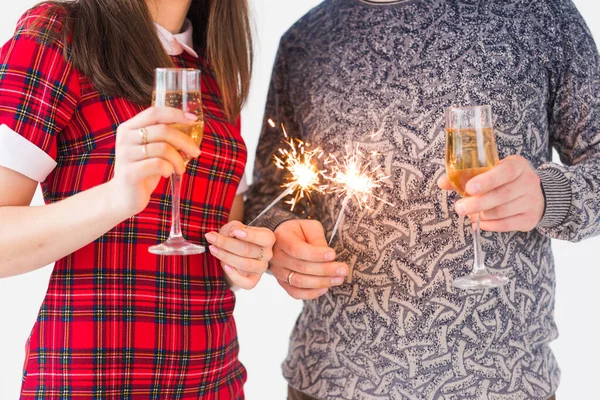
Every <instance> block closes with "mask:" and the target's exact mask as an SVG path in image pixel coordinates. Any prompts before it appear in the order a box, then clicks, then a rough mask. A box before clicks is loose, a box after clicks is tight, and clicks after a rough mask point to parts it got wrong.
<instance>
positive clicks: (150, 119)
mask: <svg viewBox="0 0 600 400" xmlns="http://www.w3.org/2000/svg"><path fill="white" fill-rule="evenodd" d="M197 120H198V116H197V115H194V114H191V113H185V112H183V111H182V110H180V109H177V108H172V107H150V108H148V109H146V110H144V111H142V112H141V113H139V114H138V115H136V116H135V117H133V118H132V119H130V120H129V121H127V122H125V123H124V124H122V126H124V127H126V128H127V129H140V128H147V127H149V126H152V125H158V124H190V123H193V122H195V121H197Z"/></svg>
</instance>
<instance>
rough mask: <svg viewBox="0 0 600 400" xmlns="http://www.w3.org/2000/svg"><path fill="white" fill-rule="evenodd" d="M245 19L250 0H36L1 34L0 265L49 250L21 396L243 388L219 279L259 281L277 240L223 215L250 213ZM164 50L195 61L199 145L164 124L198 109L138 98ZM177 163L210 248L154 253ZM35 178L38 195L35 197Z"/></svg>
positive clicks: (195, 238) (213, 394)
mask: <svg viewBox="0 0 600 400" xmlns="http://www.w3.org/2000/svg"><path fill="white" fill-rule="evenodd" d="M186 17H187V18H186ZM247 27H248V19H247V12H246V4H245V0H227V1H221V0H219V1H214V2H212V1H208V0H207V1H204V0H198V1H196V0H193V1H192V0H147V1H145V0H122V1H100V0H78V1H76V2H74V3H69V4H67V3H64V4H62V3H47V4H42V5H39V6H36V7H35V8H33V9H32V10H30V11H29V12H27V13H26V14H25V15H24V16H23V17H22V18H21V20H20V22H19V23H18V26H17V29H16V31H15V34H14V36H13V37H12V38H11V39H10V40H9V41H8V42H7V43H6V44H4V45H3V46H2V48H1V49H0V221H2V224H1V225H0V254H2V257H1V258H0V278H1V277H6V276H11V275H16V274H21V273H25V272H28V271H31V270H34V269H36V268H40V267H42V266H44V265H47V264H50V263H52V262H54V261H56V260H58V261H56V264H55V266H54V270H53V273H52V277H51V279H50V284H49V287H48V292H47V294H46V297H45V300H44V302H43V304H42V306H41V309H40V312H39V316H38V319H37V322H36V324H35V326H34V328H33V331H32V333H31V336H30V338H29V340H28V342H27V347H26V348H27V352H26V361H25V367H24V376H23V385H22V390H21V397H22V398H36V399H59V398H60V399H63V398H71V397H78V398H79V397H84V398H94V399H130V398H140V399H142V398H144V399H147V398H152V399H159V398H160V399H192V398H193V399H197V398H203V399H239V398H243V389H242V386H243V383H244V381H245V377H246V374H245V370H244V368H243V366H242V365H241V364H240V362H239V361H238V342H237V338H236V328H235V323H234V321H233V317H232V312H233V308H234V302H235V298H234V294H233V292H232V290H231V289H230V288H231V286H240V287H243V288H252V287H253V286H255V285H256V283H257V282H258V280H259V279H260V276H261V274H262V273H263V272H264V271H265V270H266V268H267V263H268V261H269V260H270V258H271V255H272V244H273V241H274V238H273V234H272V233H271V232H270V231H269V230H266V229H258V228H250V227H245V226H244V225H242V224H241V223H239V222H235V221H232V222H229V221H230V219H231V217H233V216H234V214H235V215H236V216H238V217H239V216H240V215H241V214H242V213H243V210H240V209H239V203H240V200H241V197H240V196H239V195H238V196H237V197H236V192H239V191H240V190H238V188H239V186H240V182H242V180H243V171H244V167H245V162H246V148H245V146H244V142H243V140H242V137H241V136H240V129H239V124H237V123H232V122H231V121H238V115H239V110H240V107H241V105H242V104H243V102H244V100H245V98H246V97H247V93H248V84H249V82H248V81H249V76H250V72H251V68H250V60H251V45H250V38H249V30H248V29H247ZM220 38H226V39H227V40H226V41H223V42H222V43H220ZM194 44H195V45H194ZM208 60H211V63H210V64H209V62H208ZM166 66H176V67H182V68H199V69H201V70H202V71H203V82H202V84H203V88H202V90H203V101H204V116H205V133H204V139H203V142H202V146H201V152H200V151H198V150H197V148H196V147H195V145H194V143H193V142H192V140H191V139H190V138H189V137H187V136H185V135H184V134H183V133H180V132H178V131H176V130H174V129H172V128H169V127H168V124H172V123H184V124H186V123H191V122H193V120H194V119H195V118H196V117H195V116H193V115H189V114H184V113H183V112H181V111H178V110H175V109H153V108H149V109H146V108H147V107H148V103H149V100H150V98H151V97H150V96H151V90H152V73H153V70H154V68H156V67H166ZM142 128H145V132H147V139H148V142H149V144H148V145H147V146H146V147H144V144H143V140H142V136H143V135H142V136H141V135H140V130H141V129H142ZM141 132H144V131H143V130H142V131H141ZM181 153H186V154H187V156H188V157H193V158H195V159H194V160H193V161H192V162H190V164H189V165H188V167H187V169H186V168H185V166H184V161H183V158H182V155H181ZM184 170H185V171H186V173H185V175H184V177H183V182H182V211H181V217H182V226H183V228H184V235H185V236H186V237H187V238H188V239H189V240H190V241H192V242H196V243H201V244H204V245H206V246H209V248H210V252H207V253H205V254H203V255H198V256H186V257H164V256H155V255H153V254H150V253H149V252H148V247H149V246H151V245H154V244H157V243H159V242H161V241H163V240H164V239H166V237H167V236H168V229H169V226H170V199H171V194H170V191H169V180H168V179H165V178H168V177H169V176H170V175H171V173H172V172H174V171H175V172H177V173H182V172H184ZM38 182H40V183H41V185H42V189H43V193H44V198H45V202H46V205H45V206H42V207H28V205H29V203H30V201H31V199H32V196H33V193H34V191H35V188H36V185H37V183H38ZM242 190H243V189H242Z"/></svg>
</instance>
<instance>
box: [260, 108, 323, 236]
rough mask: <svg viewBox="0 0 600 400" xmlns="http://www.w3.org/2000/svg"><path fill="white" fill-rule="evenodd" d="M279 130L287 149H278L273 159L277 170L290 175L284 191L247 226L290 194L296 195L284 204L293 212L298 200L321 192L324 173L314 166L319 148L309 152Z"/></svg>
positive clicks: (299, 142) (272, 123)
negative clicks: (312, 193) (289, 206)
mask: <svg viewBox="0 0 600 400" xmlns="http://www.w3.org/2000/svg"><path fill="white" fill-rule="evenodd" d="M268 122H269V125H270V126H271V127H273V128H274V127H275V123H274V122H273V120H271V119H269V121H268ZM281 129H282V130H283V134H284V136H285V138H286V144H287V145H288V146H289V148H280V149H278V150H277V153H276V154H274V155H273V158H274V159H275V165H276V166H277V168H279V169H285V170H287V171H288V172H289V173H290V175H289V177H288V178H287V181H286V182H285V183H284V184H283V185H282V187H284V188H286V190H285V191H284V192H283V193H281V194H280V195H279V196H278V197H277V198H276V199H275V200H273V201H272V202H271V204H269V205H268V206H267V208H265V209H264V210H263V211H262V212H261V213H260V214H259V215H258V216H257V217H256V218H254V220H253V221H252V222H250V224H249V225H252V224H253V223H254V222H256V220H258V219H259V218H260V217H262V216H263V215H264V214H265V213H267V212H268V211H269V210H270V209H271V208H273V207H274V206H275V205H276V204H277V203H279V202H280V201H281V200H283V199H284V198H285V197H287V196H289V195H291V194H294V193H296V194H295V196H294V198H292V199H291V200H289V201H287V202H286V203H287V204H289V205H291V211H294V208H295V207H296V204H297V203H298V201H299V200H300V199H302V198H304V197H310V193H311V192H313V191H318V192H320V191H322V190H323V189H322V188H321V186H320V182H321V176H322V175H323V173H324V171H321V170H319V169H318V167H317V165H316V164H315V158H321V157H322V156H323V151H321V149H319V148H317V149H315V150H310V151H309V150H307V149H306V146H307V145H306V144H305V143H304V142H303V141H301V140H299V139H292V138H290V137H289V136H288V134H287V132H286V130H285V127H284V126H283V124H282V125H281Z"/></svg>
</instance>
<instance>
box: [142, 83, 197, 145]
mask: <svg viewBox="0 0 600 400" xmlns="http://www.w3.org/2000/svg"><path fill="white" fill-rule="evenodd" d="M152 105H154V106H157V107H173V108H178V109H180V110H184V111H186V112H189V113H192V114H195V115H197V116H198V120H197V121H196V122H195V123H193V124H171V126H172V127H173V128H175V129H177V130H178V131H181V132H183V133H185V134H186V135H188V136H189V137H191V138H192V140H193V141H194V143H196V144H197V145H198V147H200V144H201V143H202V137H203V135H204V113H203V111H202V93H201V92H200V91H188V92H186V93H183V92H182V91H168V92H166V93H165V94H164V95H161V96H158V98H157V96H156V92H153V93H152Z"/></svg>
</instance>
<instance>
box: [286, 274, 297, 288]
mask: <svg viewBox="0 0 600 400" xmlns="http://www.w3.org/2000/svg"><path fill="white" fill-rule="evenodd" d="M295 273H296V271H290V274H289V275H288V277H287V283H288V284H289V285H290V286H294V285H292V276H294V274H295Z"/></svg>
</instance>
